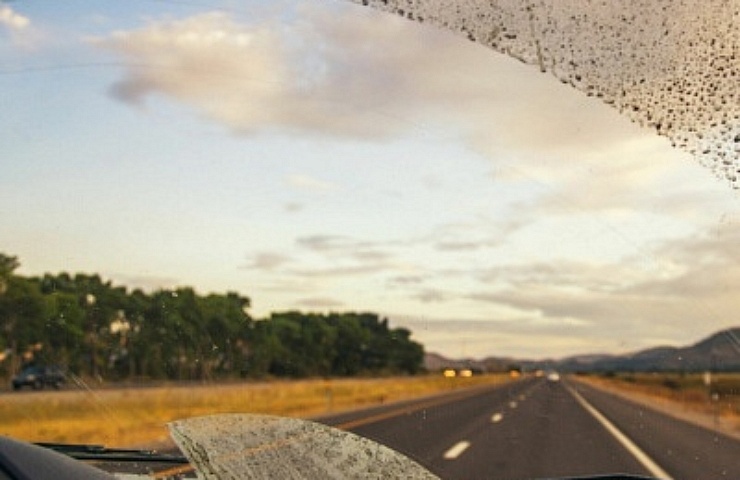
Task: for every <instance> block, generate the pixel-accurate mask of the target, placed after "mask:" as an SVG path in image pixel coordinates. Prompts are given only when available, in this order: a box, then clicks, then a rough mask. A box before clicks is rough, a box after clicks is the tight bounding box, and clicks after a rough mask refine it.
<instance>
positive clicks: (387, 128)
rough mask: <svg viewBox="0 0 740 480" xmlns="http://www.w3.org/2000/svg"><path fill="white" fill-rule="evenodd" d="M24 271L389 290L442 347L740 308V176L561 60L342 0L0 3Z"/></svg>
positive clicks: (618, 333) (342, 302) (360, 301)
mask: <svg viewBox="0 0 740 480" xmlns="http://www.w3.org/2000/svg"><path fill="white" fill-rule="evenodd" d="M0 102H1V104H2V110H3V114H2V115H0V149H1V151H2V154H1V155H0V251H2V252H3V253H6V254H9V255H16V256H18V257H19V259H20V261H21V264H22V267H21V269H20V270H19V272H20V273H22V274H25V275H39V274H43V273H44V272H54V273H56V272H61V271H67V272H96V273H100V274H101V275H102V276H103V277H104V278H107V279H111V280H112V281H113V282H114V283H116V284H120V285H126V286H128V287H129V288H144V289H146V290H149V291H151V290H154V289H157V288H171V287H174V286H182V285H187V286H193V287H195V288H196V290H197V291H199V292H201V293H207V292H226V291H229V290H233V291H238V292H240V293H241V294H244V295H246V296H248V297H250V299H251V301H252V307H251V314H252V315H253V316H255V317H258V318H263V317H266V316H268V315H269V313H270V312H274V311H284V310H291V309H300V310H304V311H319V312H328V311H374V312H377V313H379V314H381V315H384V316H386V317H388V318H389V319H390V321H391V324H392V325H393V326H403V327H407V328H410V329H411V330H412V332H413V337H414V338H415V339H416V340H418V341H420V342H422V343H423V344H424V345H425V347H426V349H427V350H428V351H434V352H438V353H442V354H445V355H448V356H453V357H462V356H467V357H477V358H482V357H485V356H488V355H496V356H504V355H509V356H517V357H529V358H544V357H562V356H566V355H572V354H581V353H593V352H604V353H606V352H608V353H624V352H630V351H635V350H638V349H641V348H646V347H650V346H654V345H658V344H670V345H684V344H688V343H692V342H695V341H698V340H700V339H701V338H703V337H704V336H707V335H709V334H711V333H713V332H715V331H716V330H719V329H723V328H727V327H730V326H736V325H739V324H740V319H738V318H737V312H738V310H739V308H738V307H740V297H739V296H737V295H735V294H734V292H735V287H736V286H737V285H738V280H740V262H739V261H738V260H740V253H739V252H738V249H737V248H735V246H736V245H738V244H740V203H739V202H738V194H737V192H736V191H733V190H732V189H730V188H729V187H728V186H727V184H726V183H725V182H723V181H720V180H718V179H717V178H715V177H714V176H713V175H712V173H711V172H710V171H709V170H707V169H705V168H702V167H701V166H700V165H698V163H697V162H696V161H694V159H692V158H691V157H690V156H689V155H688V154H686V153H683V152H681V151H678V150H675V149H673V148H671V146H670V145H669V142H668V141H667V140H666V139H664V138H660V137H658V136H656V135H653V134H652V133H651V132H649V131H646V130H644V129H641V128H640V127H638V126H637V125H634V124H632V123H630V122H629V120H627V119H626V118H624V117H622V116H620V115H619V114H618V113H617V112H616V111H614V110H612V109H610V108H609V107H608V106H606V105H604V104H602V103H600V102H599V101H597V100H595V99H593V98H588V97H586V96H584V95H582V94H581V93H580V92H577V91H575V90H573V89H571V88H569V87H567V86H565V85H562V84H561V83H560V82H558V81H557V80H555V79H554V78H552V77H550V76H549V75H547V74H541V73H540V72H539V71H538V69H536V68H532V67H530V66H526V65H523V64H521V63H520V62H517V61H515V60H513V59H511V58H508V57H505V56H502V55H500V54H497V53H495V52H493V51H491V50H488V49H486V48H484V47H482V46H479V45H476V44H473V43H471V42H469V41H466V40H464V39H461V38H459V37H456V36H453V35H452V34H449V33H447V32H442V31H439V30H437V29H434V28H432V27H428V26H425V25H419V24H416V23H413V22H410V21H406V20H403V19H400V18H396V17H393V16H389V15H386V14H383V13H380V12H375V11H373V10H370V9H367V8H362V7H360V6H357V5H353V4H350V3H348V2H344V1H339V0H318V1H310V2H309V1H306V0H303V1H299V0H291V1H274V0H273V1H249V2H230V1H223V2H210V1H209V2H200V1H197V0H193V1H182V2H180V1H159V2H149V1H146V2H145V1H131V2H112V1H103V2H94V3H90V2H82V1H70V2H64V5H56V4H53V5H50V4H48V3H47V2H23V1H16V2H7V3H0Z"/></svg>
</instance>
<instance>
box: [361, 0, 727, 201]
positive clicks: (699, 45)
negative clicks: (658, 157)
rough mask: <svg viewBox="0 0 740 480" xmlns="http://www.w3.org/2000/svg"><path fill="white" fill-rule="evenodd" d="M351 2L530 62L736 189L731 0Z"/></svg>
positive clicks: (432, 0)
mask: <svg viewBox="0 0 740 480" xmlns="http://www.w3.org/2000/svg"><path fill="white" fill-rule="evenodd" d="M351 1H354V2H355V3H361V4H363V5H369V6H371V7H374V8H378V9H380V10H384V11H388V12H392V13H396V14H398V15H401V16H403V17H405V18H408V19H410V20H415V21H418V22H425V23H426V22H428V23H430V24H433V25H436V26H439V27H443V28H446V29H449V30H452V31H455V32H457V33H461V34H463V35H465V36H466V37H467V38H469V39H470V40H472V41H475V42H478V43H481V44H483V45H486V46H489V47H492V48H493V49H495V50H497V51H499V52H501V53H504V54H507V55H510V56H512V57H514V58H517V59H519V60H521V61H522V62H525V63H527V64H532V65H535V66H536V67H538V68H539V69H540V71H542V72H549V73H551V74H553V75H554V76H555V77H557V78H558V79H560V80H561V81H562V82H563V83H566V84H568V85H571V86H573V87H575V88H577V89H578V90H580V91H582V92H584V93H586V94H587V95H589V96H593V97H597V98H599V99H601V100H602V101H603V102H605V103H607V104H609V105H612V106H613V107H614V108H616V109H618V110H619V111H620V112H621V113H623V114H625V115H627V116H628V117H629V118H630V119H632V120H633V121H636V122H638V123H639V124H641V125H643V126H646V127H649V128H652V129H653V130H654V131H656V132H657V133H658V134H660V135H663V136H665V137H667V138H668V139H670V141H671V143H672V144H673V145H674V146H675V147H678V148H680V149H683V150H686V151H688V152H690V153H691V154H693V155H694V156H695V158H696V159H697V160H698V161H699V162H700V163H701V164H703V165H704V166H706V167H708V168H710V169H711V170H712V171H713V172H714V173H715V174H716V175H717V176H719V177H721V178H724V179H727V180H728V181H729V182H730V184H731V185H732V187H734V188H740V94H739V93H738V92H739V91H740V89H739V88H738V85H740V41H739V38H740V2H739V1H737V0H621V1H613V0H530V1H528V0H455V1H449V0H351ZM646 161H649V159H646Z"/></svg>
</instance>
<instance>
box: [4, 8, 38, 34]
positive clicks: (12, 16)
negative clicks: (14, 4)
mask: <svg viewBox="0 0 740 480" xmlns="http://www.w3.org/2000/svg"><path fill="white" fill-rule="evenodd" d="M0 25H3V26H5V27H6V28H7V29H9V30H11V31H14V32H18V31H21V30H25V29H26V28H28V27H29V26H30V25H31V20H29V19H28V17H24V16H23V15H21V14H19V13H16V12H15V11H13V9H12V8H10V6H9V5H0Z"/></svg>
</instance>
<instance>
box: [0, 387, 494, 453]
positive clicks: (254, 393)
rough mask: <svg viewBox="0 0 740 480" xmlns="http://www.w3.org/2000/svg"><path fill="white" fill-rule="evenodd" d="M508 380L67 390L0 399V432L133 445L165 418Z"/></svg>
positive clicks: (295, 410) (295, 411) (295, 407)
mask: <svg viewBox="0 0 740 480" xmlns="http://www.w3.org/2000/svg"><path fill="white" fill-rule="evenodd" d="M505 381H508V377H507V376H505V375H485V376H478V377H471V378H452V379H450V378H443V377H441V376H422V377H403V378H382V379H337V380H305V381H272V382H260V383H254V382H251V383H231V384H198V385H172V386H159V387H147V388H104V389H92V388H90V389H86V388H75V389H74V390H73V389H68V390H63V391H41V392H27V393H7V394H3V395H2V396H0V435H7V436H11V437H14V438H18V439H24V440H28V441H46V442H67V443H95V444H104V445H106V446H133V445H143V444H152V443H157V442H160V441H163V440H166V439H167V438H168V434H167V429H166V427H165V424H166V423H167V422H169V421H172V420H176V419H180V418H187V417H193V416H199V415H207V414H214V413H235V412H240V413H268V414H276V415H283V416H293V417H307V416H311V415H319V414H322V413H328V412H336V411H340V410H345V409H350V408H357V407H363V406H370V405H377V404H380V403H385V402H391V401H396V400H402V399H407V398H412V397H418V396H423V395H428V394H433V393H438V392H443V391H449V390H453V389H459V388H466V387H473V386H477V385H483V384H492V383H501V382H505Z"/></svg>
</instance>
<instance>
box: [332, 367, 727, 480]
mask: <svg viewBox="0 0 740 480" xmlns="http://www.w3.org/2000/svg"><path fill="white" fill-rule="evenodd" d="M320 421H322V422H323V423H326V424H328V425H335V426H339V427H340V428H344V429H349V430H351V431H353V432H355V433H357V434H360V435H362V436H365V437H368V438H372V439H374V440H376V441H378V442H380V443H383V444H384V445H387V446H389V447H391V448H394V449H396V450H398V451H400V452H403V453H405V454H407V455H408V456H410V457H411V458H413V459H415V460H417V461H418V462H419V463H421V464H422V465H424V466H425V467H427V468H428V469H430V470H431V471H432V472H434V473H435V474H437V475H439V476H440V477H442V478H445V479H483V478H485V479H525V478H552V477H573V476H584V475H599V474H613V473H624V474H632V475H644V476H654V477H659V478H672V479H675V480H682V479H702V480H712V479H740V441H738V440H736V439H731V438H729V437H725V436H723V435H721V434H717V433H714V432H711V431H709V430H705V429H703V428H700V427H696V426H693V425H690V424H687V423H685V422H682V421H679V420H676V419H674V418H672V417H668V416H666V415H662V414H659V413H657V412H653V411H652V410H650V409H646V408H645V407H642V406H639V405H637V404H633V403H631V402H628V401H626V400H624V399H621V398H617V397H614V396H612V395H609V394H606V393H603V392H600V391H597V390H594V389H593V388H590V387H587V386H585V385H582V384H580V383H578V384H576V383H573V382H572V381H569V380H563V381H559V382H550V381H547V380H546V379H544V378H538V379H534V378H532V379H526V380H521V381H518V382H513V383H511V384H507V385H504V386H498V387H495V388H487V389H480V390H477V391H475V392H472V393H471V392H467V393H466V394H455V395H453V396H451V397H449V398H435V399H428V400H425V401H421V402H409V403H407V404H403V405H395V406H390V407H385V408H376V409H372V410H366V411H363V412H356V413H352V414H344V415H337V416H333V417H324V418H322V419H320Z"/></svg>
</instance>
